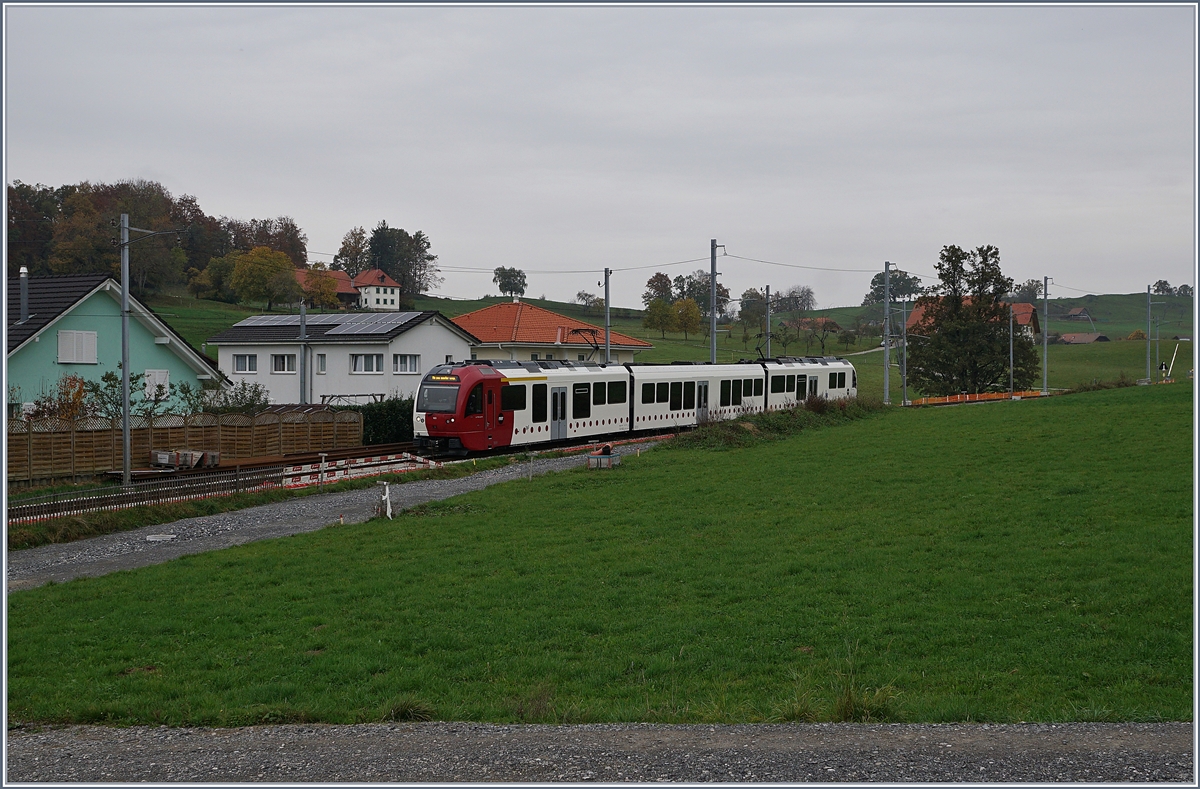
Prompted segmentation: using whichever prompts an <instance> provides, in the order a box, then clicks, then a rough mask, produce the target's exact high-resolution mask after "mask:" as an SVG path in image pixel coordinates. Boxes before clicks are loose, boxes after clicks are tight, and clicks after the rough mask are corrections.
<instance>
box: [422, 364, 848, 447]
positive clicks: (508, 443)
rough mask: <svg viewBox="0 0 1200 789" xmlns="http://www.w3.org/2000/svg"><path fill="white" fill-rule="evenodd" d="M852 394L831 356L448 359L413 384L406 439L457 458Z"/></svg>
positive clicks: (693, 422) (691, 422) (686, 424)
mask: <svg viewBox="0 0 1200 789" xmlns="http://www.w3.org/2000/svg"><path fill="white" fill-rule="evenodd" d="M857 392H858V376H857V374H856V373H855V371H854V366H853V365H852V364H850V362H848V361H846V360H845V359H842V358H840V357H831V356H825V357H803V358H800V357H783V358H777V359H764V360H761V361H757V362H740V363H738V364H707V363H694V362H676V363H674V364H609V365H605V364H596V363H593V362H570V361H557V360H555V361H528V362H518V361H469V362H455V363H453V364H446V365H441V366H438V367H435V368H434V369H433V370H431V371H430V372H429V374H428V375H426V376H425V378H424V379H423V380H422V381H421V388H420V389H419V390H418V392H417V399H416V406H415V408H414V411H413V436H414V440H415V441H416V444H417V446H418V448H419V449H420V450H422V451H428V452H433V453H451V454H466V453H468V452H486V451H488V450H491V449H497V448H502V447H516V446H526V445H531V444H547V443H553V442H559V441H571V440H574V439H586V438H600V437H614V436H620V435H629V434H634V433H638V432H639V431H650V430H663V429H668V428H676V427H691V426H695V425H699V424H703V423H705V422H709V421H715V420H722V419H734V418H736V417H738V416H740V415H742V414H747V413H755V412H761V411H773V410H776V409H780V408H791V407H793V406H795V405H796V404H797V402H801V401H803V400H805V399H806V398H808V397H824V398H828V399H841V398H845V397H854V396H855V395H856V394H857Z"/></svg>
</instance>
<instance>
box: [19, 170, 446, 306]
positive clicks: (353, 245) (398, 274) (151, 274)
mask: <svg viewBox="0 0 1200 789" xmlns="http://www.w3.org/2000/svg"><path fill="white" fill-rule="evenodd" d="M121 214H129V223H130V225H131V226H133V227H137V228H142V229H144V230H152V231H171V230H178V231H179V233H178V234H175V233H167V234H165V235H162V236H156V237H154V238H148V239H146V240H145V241H144V242H141V243H137V244H135V245H133V246H131V247H130V252H131V254H130V256H129V270H130V271H129V273H130V285H131V287H132V288H133V291H134V293H135V294H136V295H138V296H139V297H144V296H146V295H149V294H153V293H159V292H162V291H164V290H167V289H171V288H177V287H181V286H183V285H187V287H188V289H189V290H191V291H192V293H193V294H194V295H196V296H197V297H198V298H210V299H216V300H219V301H227V302H230V303H237V302H246V301H250V302H261V303H263V304H265V305H267V308H268V309H270V308H271V307H272V306H273V305H274V304H278V303H285V302H291V301H296V300H298V299H299V298H300V297H301V295H304V296H306V298H308V299H309V300H310V301H313V302H318V301H319V302H323V303H324V304H326V305H327V306H335V305H336V304H337V296H336V285H335V284H334V283H333V281H332V279H331V278H329V277H321V276H319V274H318V275H317V276H306V277H304V278H303V281H301V279H298V278H297V277H296V274H295V270H296V269H304V268H309V266H308V238H307V236H305V234H304V231H303V230H302V229H301V228H300V226H299V225H298V224H297V223H296V221H295V220H294V219H292V218H291V217H289V216H279V217H275V218H273V219H249V220H243V219H235V218H231V217H227V216H220V217H215V216H211V215H209V214H206V213H205V212H204V211H203V210H202V209H201V208H200V204H199V202H198V201H197V200H196V198H195V197H193V196H192V195H186V194H185V195H182V196H180V197H175V196H173V195H172V194H171V193H170V192H169V191H167V189H166V188H165V187H163V185H162V184H160V183H157V182H155V181H146V180H140V179H139V180H129V181H118V182H117V183H113V184H104V183H89V182H86V181H85V182H83V183H79V184H66V185H63V186H58V187H51V186H45V185H43V184H37V185H29V184H25V183H22V182H20V181H14V182H13V183H11V184H9V185H8V275H9V276H10V277H12V276H16V275H17V273H18V272H19V270H20V268H21V267H22V266H25V267H26V268H27V269H28V270H29V274H30V276H44V275H48V274H112V275H114V276H118V275H119V274H120V265H121V256H120V250H119V249H118V247H117V246H116V244H115V240H116V239H117V237H118V235H119V230H118V228H117V227H116V224H117V222H118V219H119V217H120V215H121ZM141 235H143V234H141V233H136V232H135V233H132V234H131V237H132V238H137V237H139V236H141ZM429 250H430V242H429V239H428V237H426V236H425V234H424V233H423V232H421V231H419V230H418V231H416V232H415V233H412V234H410V233H408V232H406V231H405V230H403V229H400V228H393V227H389V226H388V224H387V222H386V220H385V221H381V222H379V224H378V225H376V226H375V228H374V230H372V231H371V232H370V233H367V231H366V230H365V229H364V228H362V227H356V228H354V229H352V230H351V231H349V232H348V233H346V235H345V238H344V239H343V240H342V246H341V248H340V249H339V251H338V254H337V256H336V257H335V258H334V260H333V264H332V268H334V269H338V270H341V271H345V272H346V273H347V274H349V275H350V276H351V277H353V276H355V275H357V274H360V273H362V272H364V271H369V270H371V269H376V268H378V269H382V270H383V271H384V272H386V273H387V274H388V275H389V276H390V277H391V278H392V279H394V280H396V282H397V283H398V284H399V285H400V291H401V293H400V295H401V302H402V303H405V302H409V301H411V299H412V297H413V296H415V295H416V294H418V293H420V292H422V291H424V290H427V289H429V288H431V287H434V286H436V285H438V284H440V282H441V280H440V278H438V277H437V269H436V267H435V262H436V261H437V256H436V255H433V254H431V253H430V251H429ZM324 268H325V266H324V265H323V264H320V263H318V264H316V265H314V266H313V267H311V269H313V270H315V271H316V272H320V271H321V270H323V269H324Z"/></svg>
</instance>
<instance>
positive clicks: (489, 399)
mask: <svg viewBox="0 0 1200 789" xmlns="http://www.w3.org/2000/svg"><path fill="white" fill-rule="evenodd" d="M487 394H488V405H492V404H493V403H495V402H496V401H495V400H494V399H492V394H493V392H492V390H491V389H489V390H488V393H487Z"/></svg>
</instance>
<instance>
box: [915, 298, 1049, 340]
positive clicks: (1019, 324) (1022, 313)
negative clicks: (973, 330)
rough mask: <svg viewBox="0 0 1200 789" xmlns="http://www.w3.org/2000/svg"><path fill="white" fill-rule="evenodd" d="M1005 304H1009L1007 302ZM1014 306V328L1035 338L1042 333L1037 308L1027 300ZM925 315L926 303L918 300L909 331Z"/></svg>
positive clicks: (966, 299)
mask: <svg viewBox="0 0 1200 789" xmlns="http://www.w3.org/2000/svg"><path fill="white" fill-rule="evenodd" d="M963 303H964V304H970V303H971V297H970V296H967V297H966V298H964V299H963ZM1004 306H1006V307H1007V306H1008V304H1007V302H1005V303H1004ZM1012 308H1013V329H1014V330H1015V331H1019V332H1020V333H1021V334H1024V335H1025V336H1026V337H1029V338H1030V339H1033V337H1034V336H1035V335H1038V334H1041V332H1042V322H1041V321H1040V320H1038V312H1037V308H1036V307H1034V306H1033V305H1032V304H1030V303H1029V302H1027V301H1022V302H1014V303H1013V305H1012ZM924 317H925V305H924V304H921V303H920V302H917V304H916V306H914V307H913V311H912V312H910V313H909V314H908V320H907V321H906V322H905V324H904V325H905V327H906V328H907V329H908V330H909V331H914V330H915V328H916V325H917V324H918V323H920V322H921V319H922V318H924Z"/></svg>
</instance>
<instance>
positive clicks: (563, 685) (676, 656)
mask: <svg viewBox="0 0 1200 789" xmlns="http://www.w3.org/2000/svg"><path fill="white" fill-rule="evenodd" d="M1192 392H1193V389H1192V385H1191V384H1190V383H1181V384H1175V385H1171V386H1159V387H1131V388H1125V389H1114V390H1107V391H1099V392H1089V393H1083V394H1077V395H1070V396H1065V397H1058V398H1051V399H1048V400H1044V401H1036V400H1035V401H1023V402H1015V403H997V404H990V405H978V406H960V407H955V408H944V409H914V410H899V409H895V410H888V411H884V412H879V413H876V414H875V415H873V416H868V417H867V418H864V419H861V420H858V421H855V422H851V423H848V424H843V425H839V426H835V427H826V428H821V429H815V430H811V431H805V432H803V433H801V434H799V435H797V436H794V437H791V438H786V439H783V440H778V441H772V442H767V443H763V444H759V445H756V446H753V447H750V448H745V449H731V450H727V451H712V450H705V449H684V448H680V449H675V450H668V449H665V448H664V449H660V450H656V451H654V452H649V453H645V454H643V455H642V456H641V457H640V458H629V459H628V460H627V462H626V463H625V464H624V465H623V466H621V467H620V468H619V469H616V470H614V471H612V472H605V473H600V472H587V471H584V470H579V471H574V472H566V473H561V474H556V475H552V476H549V477H545V478H539V479H536V480H534V481H533V482H532V483H530V482H526V481H519V482H513V483H507V484H504V485H501V486H498V487H493V488H490V489H488V490H486V491H482V492H479V493H473V494H468V495H465V496H460V497H457V498H455V499H452V500H448V501H446V502H442V503H440V504H438V505H434V506H428V507H424V508H421V509H420V510H418V511H416V512H413V513H410V514H405V515H402V516H400V517H398V518H397V519H396V520H394V521H374V522H371V523H368V524H363V525H359V526H353V527H341V528H330V529H326V530H324V531H321V532H317V533H312V534H306V535H300V536H296V537H292V538H287V539H281V540H274V541H269V542H261V543H255V544H250V545H245V546H241V547H237V548H232V549H229V550H225V551H220V552H216V553H210V554H205V555H199V556H191V557H185V558H183V559H179V560H176V561H173V562H170V563H168V564H165V565H159V566H155V567H149V568H145V569H141V570H137V571H134V572H123V573H117V574H114V575H110V576H106V577H103V578H97V579H86V580H80V581H74V582H71V583H69V584H63V585H58V586H50V587H44V588H40V589H35V590H30V591H25V592H18V593H15V594H12V595H10V596H9V599H8V606H9V609H8V705H9V706H8V712H9V717H10V720H14V721H48V722H52V721H64V722H65V721H97V722H117V723H145V724H155V723H169V724H185V723H187V724H216V725H233V724H242V723H255V722H280V721H342V722H347V721H370V720H382V719H385V718H391V719H419V718H424V717H427V716H432V717H434V718H437V719H450V720H482V721H559V722H561V721H571V722H574V721H660V722H684V721H688V722H698V721H764V720H868V719H869V720H891V721H1065V720H1144V721H1152V720H1190V719H1191V715H1192V703H1193V687H1192V676H1193V665H1192V649H1193V644H1192V622H1193V611H1192V594H1193V586H1192V584H1193V571H1194V568H1193V566H1192V549H1193V545H1192V518H1193V511H1192V443H1191V442H1192V435H1193V431H1194V425H1193V422H1192Z"/></svg>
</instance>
